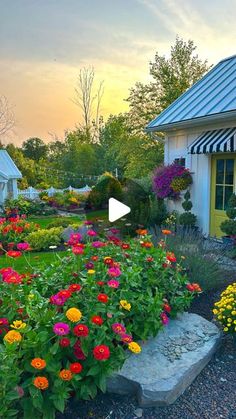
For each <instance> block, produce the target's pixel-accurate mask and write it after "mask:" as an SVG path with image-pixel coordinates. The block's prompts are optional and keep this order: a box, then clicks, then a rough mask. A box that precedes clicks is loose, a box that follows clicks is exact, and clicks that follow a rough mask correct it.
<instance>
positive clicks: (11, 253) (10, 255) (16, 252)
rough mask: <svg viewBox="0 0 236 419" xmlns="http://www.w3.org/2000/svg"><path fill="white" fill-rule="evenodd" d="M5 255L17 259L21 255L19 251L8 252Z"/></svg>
mask: <svg viewBox="0 0 236 419" xmlns="http://www.w3.org/2000/svg"><path fill="white" fill-rule="evenodd" d="M6 255H7V256H9V257H11V258H19V257H20V256H22V253H21V252H20V251H19V250H8V252H7V253H6Z"/></svg>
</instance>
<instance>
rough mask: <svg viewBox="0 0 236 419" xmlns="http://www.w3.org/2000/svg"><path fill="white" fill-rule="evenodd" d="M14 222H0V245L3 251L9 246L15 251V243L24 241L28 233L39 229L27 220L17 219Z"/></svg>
mask: <svg viewBox="0 0 236 419" xmlns="http://www.w3.org/2000/svg"><path fill="white" fill-rule="evenodd" d="M14 220H15V221H14V222H12V221H11V222H10V221H7V220H6V221H5V222H0V243H1V246H2V247H3V249H5V250H9V246H10V248H14V249H15V248H16V245H17V243H19V242H23V241H25V240H26V238H27V237H28V235H29V234H30V233H32V232H36V231H37V230H38V229H39V226H38V225H37V224H35V223H32V222H29V221H28V220H25V219H20V218H19V217H17V218H15V219H14Z"/></svg>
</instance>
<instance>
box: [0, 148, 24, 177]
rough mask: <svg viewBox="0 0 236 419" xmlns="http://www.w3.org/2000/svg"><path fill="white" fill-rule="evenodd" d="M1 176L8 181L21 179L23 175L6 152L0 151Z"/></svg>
mask: <svg viewBox="0 0 236 419" xmlns="http://www.w3.org/2000/svg"><path fill="white" fill-rule="evenodd" d="M0 174H1V175H2V176H3V177H4V178H6V179H20V178H22V174H21V172H20V171H19V169H18V168H17V167H16V165H15V163H14V161H13V160H12V158H11V157H10V156H9V154H8V152H7V151H6V150H0Z"/></svg>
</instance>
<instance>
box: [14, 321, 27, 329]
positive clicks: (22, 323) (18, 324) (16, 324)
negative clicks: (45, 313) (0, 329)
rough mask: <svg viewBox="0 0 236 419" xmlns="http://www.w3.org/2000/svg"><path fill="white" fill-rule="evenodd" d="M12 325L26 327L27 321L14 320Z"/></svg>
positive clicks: (17, 327)
mask: <svg viewBox="0 0 236 419" xmlns="http://www.w3.org/2000/svg"><path fill="white" fill-rule="evenodd" d="M11 327H12V328H13V329H24V328H25V327H26V323H24V322H23V321H22V320H14V322H12V324H11Z"/></svg>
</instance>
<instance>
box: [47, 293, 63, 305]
mask: <svg viewBox="0 0 236 419" xmlns="http://www.w3.org/2000/svg"><path fill="white" fill-rule="evenodd" d="M66 300H67V298H66V297H65V296H64V295H61V296H60V295H59V294H55V295H52V296H51V297H50V303H51V304H55V305H56V306H63V305H64V304H65V302H66Z"/></svg>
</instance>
